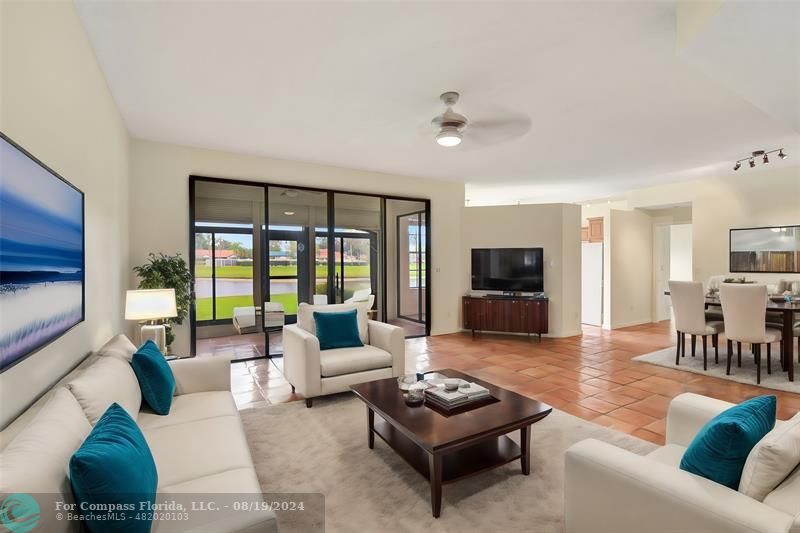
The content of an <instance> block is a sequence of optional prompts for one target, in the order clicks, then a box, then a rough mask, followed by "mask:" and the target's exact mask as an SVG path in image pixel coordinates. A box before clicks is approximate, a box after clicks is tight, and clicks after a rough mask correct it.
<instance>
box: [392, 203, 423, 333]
mask: <svg viewBox="0 0 800 533" xmlns="http://www.w3.org/2000/svg"><path fill="white" fill-rule="evenodd" d="M425 209H426V204H425V202H419V201H408V200H394V199H389V200H387V201H386V218H387V227H388V228H390V230H391V238H390V240H389V246H388V247H387V255H388V257H387V260H388V261H389V267H388V269H387V286H388V287H389V293H388V297H387V307H388V310H389V315H388V322H389V323H390V324H394V325H396V326H400V327H402V328H403V329H404V330H405V332H406V336H408V337H414V336H420V335H425V334H426V333H427V328H428V317H427V290H428V288H427V273H428V270H427V256H428V254H427V246H428V245H427V237H428V235H427V223H426V215H425Z"/></svg>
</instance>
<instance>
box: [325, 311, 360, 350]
mask: <svg viewBox="0 0 800 533" xmlns="http://www.w3.org/2000/svg"><path fill="white" fill-rule="evenodd" d="M357 313H358V311H357V310H355V309H350V310H348V311H339V312H336V313H321V312H319V311H314V327H315V329H316V330H317V339H318V340H319V349H320V350H332V349H334V348H356V347H359V346H364V343H363V342H361V339H360V338H359V335H358V321H357V319H356V315H357Z"/></svg>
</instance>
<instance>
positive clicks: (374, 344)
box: [283, 303, 405, 407]
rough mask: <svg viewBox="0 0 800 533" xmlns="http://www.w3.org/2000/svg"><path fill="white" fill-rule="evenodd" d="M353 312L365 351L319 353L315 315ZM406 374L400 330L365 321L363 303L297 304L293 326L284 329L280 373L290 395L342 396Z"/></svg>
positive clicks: (309, 396)
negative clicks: (357, 386) (360, 385)
mask: <svg viewBox="0 0 800 533" xmlns="http://www.w3.org/2000/svg"><path fill="white" fill-rule="evenodd" d="M349 309H357V311H358V314H357V317H358V322H359V335H360V337H361V341H362V342H363V343H364V346H360V347H357V348H335V349H332V350H320V349H319V339H317V337H316V336H315V331H316V328H315V326H314V311H319V312H336V311H346V310H349ZM404 372H405V333H404V331H403V329H402V328H398V327H396V326H392V325H390V324H385V323H383V322H376V321H374V320H368V319H367V307H366V304H365V303H352V304H347V303H345V304H335V305H325V306H314V305H308V304H305V303H304V304H300V306H299V307H298V309H297V324H292V325H289V326H284V327H283V373H284V376H285V377H286V379H287V380H288V381H289V383H290V384H291V385H292V390H297V391H299V392H300V394H302V395H303V396H305V398H306V406H307V407H311V405H312V401H313V398H315V397H317V396H324V395H327V394H335V393H338V392H345V391H347V390H349V389H350V386H351V385H355V384H356V383H363V382H365V381H374V380H376V379H385V378H390V377H397V376H400V375H402V374H403V373H404Z"/></svg>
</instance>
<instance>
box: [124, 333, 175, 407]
mask: <svg viewBox="0 0 800 533" xmlns="http://www.w3.org/2000/svg"><path fill="white" fill-rule="evenodd" d="M131 367H133V372H134V373H135V374H136V379H137V380H138V382H139V388H140V389H141V391H142V398H144V401H145V402H146V403H147V405H148V406H150V409H152V410H153V411H155V412H156V413H157V414H159V415H166V414H168V413H169V408H170V406H171V405H172V395H173V394H175V376H173V375H172V369H171V368H170V367H169V365H168V364H167V360H166V359H165V358H164V354H162V353H161V350H159V349H158V346H156V343H155V342H153V341H152V340H150V339H148V340H147V342H145V343H144V344H142V345H141V346H140V347H139V349H138V350H136V353H135V354H133V358H132V359H131Z"/></svg>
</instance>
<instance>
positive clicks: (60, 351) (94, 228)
mask: <svg viewBox="0 0 800 533" xmlns="http://www.w3.org/2000/svg"><path fill="white" fill-rule="evenodd" d="M0 6H1V7H0V12H1V15H0V18H2V30H1V31H0V34H2V46H0V48H1V49H2V92H1V93H0V95H1V96H2V98H1V100H2V112H0V129H2V131H3V132H4V133H5V134H6V135H8V136H9V137H10V138H11V139H13V140H14V141H16V142H17V143H19V144H20V145H22V146H23V147H24V148H26V149H27V150H28V151H30V152H31V153H32V154H33V155H35V156H36V157H37V158H39V159H40V160H42V161H43V162H44V163H45V164H47V165H48V166H50V167H51V168H53V169H54V170H55V171H56V172H58V173H59V174H61V175H62V176H63V177H64V178H66V179H67V180H69V181H70V182H71V183H72V184H73V185H75V186H77V187H78V188H80V189H81V190H82V191H83V192H84V194H85V219H86V226H85V231H86V320H85V321H84V322H83V323H81V324H79V325H78V326H76V327H75V328H73V329H72V330H70V331H69V332H67V333H66V334H65V335H63V336H62V337H60V338H59V339H57V340H56V341H55V342H53V343H52V344H50V345H49V346H47V347H45V348H44V349H42V350H40V351H39V352H37V353H35V354H33V355H31V356H30V357H28V358H27V359H25V360H24V361H22V362H21V363H19V364H17V365H16V366H14V367H12V368H11V369H9V370H7V371H6V372H4V373H3V374H1V375H0V391H1V392H0V427H2V426H5V425H6V424H7V423H8V422H9V420H10V419H11V418H13V416H15V415H16V414H18V413H19V412H20V411H21V410H22V409H24V408H25V407H26V406H27V405H28V404H29V403H31V402H32V401H33V400H34V399H35V398H36V397H37V396H39V395H40V394H41V393H42V392H43V391H44V390H46V389H47V388H48V387H49V386H50V385H52V384H53V383H55V382H56V381H58V379H60V378H61V377H62V376H63V375H64V374H66V373H67V371H68V370H69V369H71V368H72V367H73V366H75V365H76V364H77V363H78V362H79V361H80V360H81V359H83V357H84V356H86V355H87V354H88V353H89V352H90V351H91V350H93V349H95V348H98V347H99V346H100V345H101V344H102V343H103V342H104V341H106V340H107V339H108V338H109V337H111V336H112V335H113V334H114V333H118V332H119V331H121V330H122V328H123V327H124V322H123V320H122V316H123V307H124V289H125V288H126V286H127V281H128V273H127V270H128V258H127V251H128V240H127V237H128V209H127V205H128V204H127V192H128V135H127V132H126V130H125V127H124V126H123V124H122V120H121V118H120V115H119V113H118V112H117V109H116V106H115V104H114V101H113V99H112V97H111V95H110V93H109V91H108V88H107V86H106V82H105V79H104V78H103V75H102V73H101V71H100V69H99V67H98V65H97V63H96V61H95V57H94V53H93V51H92V49H91V47H90V45H89V42H88V40H87V38H86V35H85V34H84V31H83V27H82V26H81V23H80V21H79V20H78V17H77V14H76V12H75V8H74V6H73V4H72V3H71V2H9V1H4V2H2V3H0Z"/></svg>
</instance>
